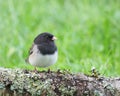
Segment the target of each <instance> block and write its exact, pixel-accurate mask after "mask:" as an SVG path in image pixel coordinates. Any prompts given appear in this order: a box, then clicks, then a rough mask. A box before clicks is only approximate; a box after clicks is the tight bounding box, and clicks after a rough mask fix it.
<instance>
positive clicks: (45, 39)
mask: <svg viewBox="0 0 120 96" xmlns="http://www.w3.org/2000/svg"><path fill="white" fill-rule="evenodd" d="M55 39H56V37H55V36H54V35H52V34H50V33H48V32H44V33H41V34H39V35H38V36H37V37H36V38H35V39H34V43H35V44H40V43H41V42H42V43H49V42H54V40H55Z"/></svg>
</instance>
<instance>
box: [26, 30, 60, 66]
mask: <svg viewBox="0 0 120 96" xmlns="http://www.w3.org/2000/svg"><path fill="white" fill-rule="evenodd" d="M55 39H56V37H55V36H54V35H52V34H50V33H48V32H44V33H41V34H39V35H38V36H37V37H36V38H35V39H34V42H33V45H32V47H31V48H30V51H29V57H28V58H27V61H28V62H29V63H30V64H31V65H33V66H35V68H36V67H48V66H50V65H52V64H54V63H56V61H57V57H58V52H57V47H56V45H55V42H54V40H55Z"/></svg>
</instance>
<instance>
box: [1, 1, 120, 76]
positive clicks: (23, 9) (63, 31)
mask: <svg viewBox="0 0 120 96" xmlns="http://www.w3.org/2000/svg"><path fill="white" fill-rule="evenodd" d="M45 31H48V32H51V33H53V34H54V35H55V36H56V37H57V38H58V40H57V41H56V43H57V46H58V51H59V59H58V62H57V63H56V64H55V65H53V66H51V67H50V68H51V69H52V70H56V69H68V70H71V72H73V73H76V72H83V73H87V74H88V73H89V71H90V70H91V68H92V67H93V66H94V67H96V69H97V70H98V71H99V72H100V73H101V74H102V75H105V76H119V75H120V1H119V0H109V1H107V0H23V1H21V0H0V66H2V67H7V68H8V67H10V68H24V69H33V67H32V66H30V65H28V64H26V63H25V62H24V59H25V58H26V57H27V56H28V49H29V48H30V47H31V43H32V41H33V38H34V37H36V36H37V35H38V34H39V33H41V32H45Z"/></svg>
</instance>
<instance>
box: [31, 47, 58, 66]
mask: <svg viewBox="0 0 120 96" xmlns="http://www.w3.org/2000/svg"><path fill="white" fill-rule="evenodd" d="M57 57H58V52H57V51H56V52H55V53H54V54H52V55H42V54H41V53H40V51H39V50H38V49H37V46H36V45H34V47H33V53H32V54H31V55H30V56H29V63H30V64H31V65H33V66H37V67H48V66H50V65H52V64H54V63H56V61H57Z"/></svg>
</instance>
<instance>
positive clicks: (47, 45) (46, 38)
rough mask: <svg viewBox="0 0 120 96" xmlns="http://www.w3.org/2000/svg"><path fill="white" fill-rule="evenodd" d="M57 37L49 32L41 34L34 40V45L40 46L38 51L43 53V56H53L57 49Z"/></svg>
mask: <svg viewBox="0 0 120 96" xmlns="http://www.w3.org/2000/svg"><path fill="white" fill-rule="evenodd" d="M55 39H56V37H55V36H54V35H52V34H50V33H48V32H44V33H41V34H39V35H38V36H37V37H36V38H35V39H34V44H37V45H38V49H39V50H40V51H41V53H42V54H44V55H45V54H53V53H54V52H55V51H56V50H57V47H56V45H55V43H54V40H55Z"/></svg>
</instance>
